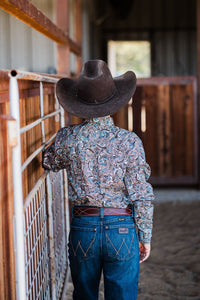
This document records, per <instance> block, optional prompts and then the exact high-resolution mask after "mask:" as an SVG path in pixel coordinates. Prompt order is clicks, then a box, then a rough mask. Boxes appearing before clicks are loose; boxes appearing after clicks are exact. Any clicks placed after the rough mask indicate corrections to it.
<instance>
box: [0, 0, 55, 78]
mask: <svg viewBox="0 0 200 300" xmlns="http://www.w3.org/2000/svg"><path fill="white" fill-rule="evenodd" d="M32 2H33V4H34V5H36V6H37V7H39V8H42V9H41V10H42V11H43V12H44V13H45V14H46V15H47V16H48V17H50V18H51V19H52V20H53V19H54V9H53V3H54V1H53V0H49V1H47V0H44V1H41V0H34V1H33V0H32ZM12 68H16V69H22V70H27V71H32V72H44V73H48V72H52V71H55V70H56V44H55V43H54V42H52V41H51V40H49V39H48V38H46V37H45V36H44V35H42V34H40V33H39V32H37V31H35V30H33V29H32V28H30V27H29V26H27V25H26V24H24V23H22V22H21V21H19V20H18V19H16V18H14V17H13V16H11V15H9V14H8V13H6V12H4V11H3V10H1V9H0V69H12Z"/></svg>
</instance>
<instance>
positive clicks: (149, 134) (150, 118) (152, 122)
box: [141, 86, 158, 176]
mask: <svg viewBox="0 0 200 300" xmlns="http://www.w3.org/2000/svg"><path fill="white" fill-rule="evenodd" d="M142 102H144V104H143V105H144V108H145V110H146V130H145V132H142V135H141V137H142V141H143V144H144V149H145V153H146V160H147V162H148V163H149V165H150V167H151V173H152V175H153V176H155V175H157V176H158V146H157V145H158V140H157V139H158V124H157V107H158V96H157V87H156V86H145V87H143V94H142ZM141 128H142V124H141Z"/></svg>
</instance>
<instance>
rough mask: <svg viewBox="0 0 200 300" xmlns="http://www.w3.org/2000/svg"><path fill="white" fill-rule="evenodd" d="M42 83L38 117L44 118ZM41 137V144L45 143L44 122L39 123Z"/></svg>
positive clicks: (41, 85)
mask: <svg viewBox="0 0 200 300" xmlns="http://www.w3.org/2000/svg"><path fill="white" fill-rule="evenodd" d="M43 95H44V94H43V83H42V81H40V117H41V118H42V117H44V96H43ZM41 135H42V144H43V143H45V129H44V121H42V122H41Z"/></svg>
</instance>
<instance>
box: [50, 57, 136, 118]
mask: <svg viewBox="0 0 200 300" xmlns="http://www.w3.org/2000/svg"><path fill="white" fill-rule="evenodd" d="M135 89H136V76H135V74H134V73H133V72H132V71H128V72H126V73H125V74H123V75H121V76H118V77H115V78H113V77H112V75H111V73H110V70H109V68H108V66H107V64H106V63H105V62H104V61H102V60H89V61H87V62H86V63H84V65H83V67H82V70H81V72H80V74H79V77H78V79H77V80H72V79H70V78H61V79H60V80H59V81H58V82H57V84H56V96H57V98H58V101H59V103H60V104H61V105H62V107H63V108H64V109H65V110H66V111H67V112H69V113H71V114H73V115H75V116H78V117H81V118H96V117H104V116H107V115H112V114H114V113H115V112H117V111H118V110H119V109H120V108H122V107H123V106H124V105H125V104H127V103H128V101H129V100H130V99H131V97H132V96H133V94H134V91H135Z"/></svg>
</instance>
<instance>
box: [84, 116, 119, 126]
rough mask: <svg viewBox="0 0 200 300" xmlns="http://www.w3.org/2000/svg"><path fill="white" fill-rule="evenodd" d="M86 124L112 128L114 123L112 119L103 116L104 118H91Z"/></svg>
mask: <svg viewBox="0 0 200 300" xmlns="http://www.w3.org/2000/svg"><path fill="white" fill-rule="evenodd" d="M87 123H88V124H93V125H94V124H96V125H99V126H105V127H107V126H113V125H114V122H113V119H112V118H111V117H110V116H105V117H99V118H91V119H89V120H87Z"/></svg>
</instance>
